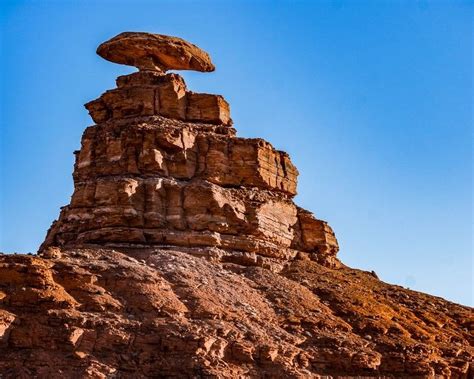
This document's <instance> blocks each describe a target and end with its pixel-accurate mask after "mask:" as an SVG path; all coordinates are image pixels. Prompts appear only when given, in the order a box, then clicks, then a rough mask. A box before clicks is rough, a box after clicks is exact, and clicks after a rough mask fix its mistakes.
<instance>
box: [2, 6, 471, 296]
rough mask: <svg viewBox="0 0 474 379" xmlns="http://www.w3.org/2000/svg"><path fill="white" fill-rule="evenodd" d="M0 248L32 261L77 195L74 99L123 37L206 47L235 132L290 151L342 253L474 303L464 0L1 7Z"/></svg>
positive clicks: (92, 87) (198, 81)
mask: <svg viewBox="0 0 474 379" xmlns="http://www.w3.org/2000/svg"><path fill="white" fill-rule="evenodd" d="M0 7H1V25H2V26H1V27H2V31H1V34H2V41H1V43H2V46H1V51H2V52H1V54H2V56H1V59H0V72H1V86H2V89H1V102H0V103H1V135H0V138H1V166H0V167H1V172H0V177H1V186H0V191H1V224H0V232H1V235H0V250H1V251H4V252H14V251H16V252H35V251H36V249H37V247H38V245H39V244H40V243H41V242H42V240H43V238H44V236H45V233H46V230H47V228H48V227H49V225H50V224H51V222H52V221H53V220H54V219H55V218H56V217H57V215H58V213H59V207H60V206H62V205H65V204H67V203H68V202H69V197H70V195H71V193H72V177H71V173H72V169H73V154H72V152H73V150H76V149H78V148H79V146H80V137H81V134H82V132H83V130H84V128H85V127H86V126H88V125H90V124H91V123H92V121H91V120H90V118H89V116H88V114H87V112H86V110H85V109H84V108H83V106H82V105H83V104H84V103H86V102H87V101H89V100H91V99H95V98H97V97H98V96H99V95H100V94H101V93H102V92H103V91H105V90H106V89H110V88H113V87H114V80H115V78H116V76H118V75H121V74H126V73H129V72H131V71H133V69H132V68H130V67H126V66H120V65H115V64H112V63H109V62H107V61H104V60H102V59H101V58H99V57H98V56H96V55H95V49H96V47H97V45H98V44H99V43H100V42H102V41H104V40H106V39H108V38H110V37H112V36H114V35H115V34H117V33H119V32H122V31H149V32H157V33H163V34H169V35H176V36H180V37H183V38H185V39H188V40H189V41H191V42H194V43H196V44H198V45H199V46H201V47H202V48H204V49H205V50H207V51H208V52H209V53H210V54H211V56H212V58H213V60H214V63H215V64H216V66H217V70H216V72H215V73H212V74H201V73H192V72H184V73H183V76H184V77H185V79H186V80H187V83H188V87H189V88H190V89H192V90H194V91H200V92H210V93H218V94H222V95H224V96H225V97H226V99H227V100H228V101H229V102H230V104H231V106H232V116H233V119H234V121H235V127H236V128H237V130H238V133H239V135H240V136H242V137H257V136H259V137H263V138H265V139H267V140H268V141H270V142H271V143H272V144H273V145H274V146H275V147H277V148H278V149H282V150H286V151H287V152H288V153H289V154H290V155H291V157H292V160H293V162H294V163H295V164H296V165H297V167H298V168H299V170H300V173H301V174H300V178H299V195H298V196H297V199H296V200H297V202H298V203H299V204H300V205H302V206H303V207H305V208H307V209H310V210H312V211H314V213H315V215H316V216H317V217H319V218H322V219H325V220H327V221H329V223H330V224H331V225H332V226H333V227H334V229H335V231H336V234H337V236H338V239H339V242H340V246H341V252H340V257H341V259H342V260H343V261H344V262H345V263H346V264H348V265H351V266H354V267H358V268H362V269H367V270H375V271H376V272H377V273H378V275H379V276H380V278H381V279H383V280H385V281H388V282H391V283H397V284H400V285H403V286H406V287H410V288H412V289H416V290H420V291H424V292H429V293H431V294H435V295H439V296H442V297H445V298H447V299H450V300H453V301H456V302H461V303H464V304H473V297H472V287H473V285H472V284H473V277H472V276H473V259H472V237H471V236H472V197H471V191H472V170H471V169H472V160H471V147H472V146H471V144H472V140H471V126H472V121H473V119H472V111H473V109H472V107H473V103H472V100H473V99H472V44H473V34H472V33H473V31H472V27H473V25H472V19H473V2H466V1H445V2H431V1H399V2H397V1H387V2H384V1H373V2H369V1H367V2H361V1H357V2H356V1H354V2H346V1H328V2H323V1H319V2H318V1H307V2H303V1H300V2H295V1H293V2H289V1H288V2H280V1H274V2H264V1H260V2H250V1H245V2H244V1H241V2H239V1H220V2H217V1H216V2H210V1H195V2H179V1H176V2H175V1H170V2H160V1H151V2H140V1H129V2H120V1H113V2H112V1H96V2H93V1H87V2H86V1H55V2H53V1H44V0H43V1H35V2H33V1H16V2H13V1H11V2H9V1H5V0H4V1H2V2H1V5H0Z"/></svg>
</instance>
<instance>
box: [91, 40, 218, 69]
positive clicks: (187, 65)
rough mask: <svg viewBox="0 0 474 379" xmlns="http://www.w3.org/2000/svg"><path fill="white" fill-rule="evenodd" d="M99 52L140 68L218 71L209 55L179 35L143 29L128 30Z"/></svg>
mask: <svg viewBox="0 0 474 379" xmlns="http://www.w3.org/2000/svg"><path fill="white" fill-rule="evenodd" d="M97 54H99V55H100V56H101V57H102V58H104V59H107V60H109V61H111V62H115V63H120V64H126V65H130V66H135V67H137V68H138V69H139V70H152V71H167V70H195V71H202V72H209V71H214V69H215V67H214V65H213V64H212V62H211V58H210V57H209V54H207V53H206V52H205V51H203V50H201V49H200V48H199V47H197V46H196V45H193V44H192V43H189V42H187V41H185V40H183V39H181V38H178V37H170V36H165V35H162V34H152V33H143V32H125V33H120V34H119V35H117V36H115V37H113V38H112V39H110V40H108V41H106V42H104V43H102V44H101V45H100V46H99V47H98V48H97Z"/></svg>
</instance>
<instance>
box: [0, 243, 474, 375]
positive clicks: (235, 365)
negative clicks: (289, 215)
mask: <svg viewBox="0 0 474 379" xmlns="http://www.w3.org/2000/svg"><path fill="white" fill-rule="evenodd" d="M120 250H121V251H119V250H109V249H104V248H100V247H95V248H89V249H72V250H62V251H61V252H60V254H57V253H58V252H57V251H56V253H55V256H57V258H33V257H28V256H21V255H13V256H12V255H3V256H2V255H0V278H1V279H0V292H1V293H3V294H4V296H3V297H2V299H1V300H0V374H1V375H2V376H3V377H4V378H17V377H21V376H22V375H23V376H25V377H40V378H46V377H48V378H49V377H66V378H88V377H108V376H110V375H113V376H118V377H127V376H132V375H133V376H134V377H138V378H147V377H156V376H164V377H170V376H175V377H187V376H202V375H207V376H210V377H224V378H234V377H239V376H240V377H276V378H299V377H305V378H317V377H320V376H333V377H334V376H344V377H348V376H351V377H363V376H365V377H367V376H368V377H420V378H421V377H423V378H425V377H426V378H428V377H433V376H434V375H438V376H444V377H452V378H467V377H469V375H472V358H473V356H474V349H473V346H472V333H473V332H474V329H473V325H474V322H473V320H474V318H473V312H472V309H470V308H468V307H462V306H459V305H456V304H453V303H450V302H447V301H444V300H442V299H440V298H436V297H432V296H428V295H424V294H421V293H418V292H414V291H409V290H406V289H403V288H401V287H397V286H391V285H388V284H386V283H383V282H381V281H379V280H377V279H376V278H374V277H373V276H372V275H371V274H370V273H367V272H363V271H358V270H353V269H350V268H347V267H345V266H341V267H340V268H338V269H336V270H335V269H330V268H326V267H323V266H321V265H320V264H318V263H317V262H312V261H308V260H304V259H294V260H292V261H289V262H288V265H287V267H286V268H285V269H284V270H283V271H281V272H280V273H274V272H272V271H270V270H267V269H264V268H259V267H254V266H248V267H245V266H241V265H240V264H235V263H226V262H222V263H219V262H215V261H213V257H215V256H216V253H217V252H216V251H214V252H213V249H209V248H205V249H201V250H199V249H197V248H195V249H188V250H186V249H184V250H183V249H180V248H171V247H167V248H154V249H153V248H145V249H134V250H129V249H120ZM48 256H49V255H48ZM203 257H204V259H203ZM33 295H34V296H33Z"/></svg>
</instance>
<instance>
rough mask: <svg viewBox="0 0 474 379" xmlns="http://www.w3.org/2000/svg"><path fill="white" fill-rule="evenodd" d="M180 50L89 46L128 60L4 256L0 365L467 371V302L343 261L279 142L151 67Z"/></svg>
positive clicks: (166, 64)
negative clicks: (303, 199) (48, 206)
mask: <svg viewBox="0 0 474 379" xmlns="http://www.w3.org/2000/svg"><path fill="white" fill-rule="evenodd" d="M193 46H194V45H190V44H188V43H187V42H185V41H182V40H179V39H176V38H174V37H165V36H156V35H155V37H151V35H148V34H147V33H125V34H121V35H119V36H118V37H115V38H113V39H112V40H110V41H108V42H106V43H105V44H104V45H101V47H100V48H99V51H100V54H101V55H102V56H105V57H106V58H107V59H110V60H112V61H114V62H117V63H126V64H132V65H136V66H137V67H138V68H139V69H140V71H139V72H137V73H134V74H131V75H126V76H122V77H119V78H118V79H117V88H116V89H114V90H111V91H107V92H106V93H105V94H103V95H102V96H100V98H99V99H97V100H94V101H93V102H90V103H88V104H86V107H87V109H88V110H89V112H90V114H91V116H92V118H93V119H94V121H95V122H96V125H94V126H91V127H89V128H87V129H86V131H85V132H84V135H83V138H82V146H81V149H80V151H77V152H76V163H75V167H74V174H73V178H74V194H73V196H72V198H71V202H70V204H69V205H67V206H66V207H63V208H62V210H61V213H60V216H59V219H58V220H57V221H56V222H54V223H53V225H52V227H51V228H50V230H49V231H48V234H47V238H46V240H45V241H44V243H43V245H42V247H41V249H40V254H39V255H37V256H31V255H11V254H10V255H3V254H1V253H0V379H13V378H14V379H16V378H40V379H42V378H48V379H50V378H52V379H56V378H58V379H59V378H60V379H63V378H100V379H102V378H103V379H105V378H229V379H230V378H281V379H286V378H294V379H301V378H315V379H318V378H319V379H320V378H328V379H330V378H413V379H415V378H416V379H421V378H459V379H467V378H471V377H473V376H474V364H473V357H474V340H473V337H472V336H473V335H474V313H473V310H472V308H469V307H465V306H461V305H457V304H453V303H450V302H448V301H446V300H443V299H441V298H437V297H434V296H430V295H425V294H422V293H418V292H415V291H410V290H408V289H404V288H402V287H399V286H394V285H389V284H387V283H384V282H382V281H380V280H379V279H378V278H377V275H376V274H375V273H374V272H372V273H369V272H364V271H360V270H354V269H351V268H349V267H347V266H345V265H343V264H342V263H340V262H339V261H338V260H337V258H336V254H337V250H338V245H337V240H336V237H335V236H334V233H333V231H332V230H331V228H330V227H329V225H328V224H327V223H326V222H324V221H321V220H318V219H316V218H315V217H314V216H313V215H312V214H311V213H310V212H308V211H306V210H304V209H302V208H299V207H297V206H296V205H295V204H294V202H293V197H294V196H295V194H296V183H297V176H298V171H297V170H296V168H295V167H294V166H293V164H292V163H291V161H290V159H289V157H288V155H287V154H285V153H283V152H281V151H277V150H275V149H274V148H273V147H272V146H271V145H270V144H269V143H268V142H265V141H264V140H261V139H246V138H239V137H237V136H236V132H235V129H234V128H233V127H232V121H231V118H230V113H229V106H228V104H227V103H226V102H225V100H224V99H223V98H222V97H220V96H216V95H208V94H197V93H192V92H189V91H187V89H186V86H185V84H184V81H183V79H182V78H181V77H180V76H178V75H176V74H165V73H164V72H165V71H167V70H169V69H178V68H182V69H193V68H194V69H198V70H201V71H209V70H210V69H209V67H211V66H210V65H212V62H210V58H209V57H208V56H207V54H206V53H205V52H203V51H202V50H200V49H198V48H197V47H195V46H194V47H193ZM180 54H182V56H183V59H180V56H181V55H180ZM206 57H207V58H206ZM200 59H201V60H200ZM206 67H207V68H206ZM212 67H213V66H212Z"/></svg>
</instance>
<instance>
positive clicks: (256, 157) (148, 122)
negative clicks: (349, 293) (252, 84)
mask: <svg viewBox="0 0 474 379" xmlns="http://www.w3.org/2000/svg"><path fill="white" fill-rule="evenodd" d="M177 42H179V44H178V43H177ZM175 45H177V46H178V47H175ZM189 46H191V47H192V49H191V48H189V49H188V47H189ZM183 49H184V50H185V51H184V53H183V57H184V58H185V59H184V60H183V62H188V61H190V62H197V61H198V60H197V59H195V58H194V57H196V56H198V57H206V64H207V65H208V66H212V63H211V61H210V58H209V57H208V55H207V54H206V53H204V52H203V51H202V50H200V49H199V48H197V47H195V46H193V45H191V44H189V43H187V42H184V41H181V40H179V39H177V38H175V37H165V36H160V35H153V34H146V33H144V34H143V33H140V34H139V33H122V34H120V35H118V36H117V37H114V38H112V39H111V40H110V41H107V42H105V43H103V44H102V45H101V46H100V47H99V49H98V52H99V54H100V55H101V56H105V57H107V59H110V60H112V61H114V62H120V63H124V62H130V64H133V65H137V66H138V67H139V68H140V71H139V72H136V73H133V74H130V75H125V76H120V77H119V78H118V79H117V88H116V89H113V90H109V91H107V92H105V93H104V94H102V95H101V96H100V97H99V98H98V99H96V100H93V101H91V102H89V103H87V104H86V108H87V109H88V111H89V113H90V115H91V117H92V119H93V120H94V121H95V122H96V123H97V125H94V126H91V127H89V128H87V129H86V131H85V132H84V135H83V138H82V147H81V150H80V151H78V152H76V164H75V167H74V174H73V177H74V186H75V190H74V194H73V195H72V199H71V203H70V204H69V205H68V206H66V207H64V208H63V209H62V211H61V215H60V217H59V220H58V221H57V222H56V223H55V224H54V225H53V226H52V228H51V230H50V231H49V233H48V236H47V238H46V241H45V243H44V244H43V246H42V248H41V249H45V248H47V247H49V246H57V247H71V246H78V245H80V246H83V245H84V244H100V245H107V246H114V247H118V246H120V247H124V246H127V247H150V246H164V245H172V246H183V247H187V248H202V247H217V248H219V249H221V257H220V259H221V260H223V261H229V262H235V263H241V264H246V265H259V266H262V267H268V268H271V269H275V270H280V269H281V268H282V267H283V265H284V264H285V263H286V262H287V261H288V260H291V259H294V258H295V257H296V256H297V255H298V254H300V253H305V254H308V256H309V257H310V258H311V259H313V260H315V261H318V262H320V263H322V264H325V265H329V266H336V265H337V264H338V261H337V259H336V253H337V251H338V245H337V240H336V238H335V236H334V233H333V231H332V229H331V228H330V227H329V225H327V223H326V222H324V221H321V220H318V219H316V218H314V217H313V216H312V214H311V213H310V212H308V211H305V210H303V209H301V208H299V207H297V206H296V205H295V204H294V203H293V201H292V198H293V197H294V196H295V194H296V180H297V176H298V170H297V169H296V167H295V166H294V165H293V164H292V163H291V161H290V158H289V157H288V155H287V154H286V153H284V152H282V151H278V150H276V149H275V148H273V146H272V145H271V144H270V143H268V142H266V141H264V140H262V139H248V138H239V137H236V132H235V129H234V128H233V127H232V120H231V118H230V110H229V104H228V103H227V102H226V101H225V100H224V98H223V97H222V96H219V95H210V94H204V93H194V92H191V91H188V90H187V88H186V84H185V83H184V80H183V78H182V77H181V76H179V75H177V74H164V73H163V72H162V71H161V70H160V71H158V70H153V69H151V68H150V67H151V66H148V69H145V68H144V65H142V64H140V63H136V61H137V60H140V61H142V60H144V61H147V62H148V61H150V60H154V62H158V61H159V62H160V63H159V65H160V67H162V68H163V67H164V69H163V71H165V70H166V69H169V68H179V67H186V68H187V69H190V68H191V67H194V66H191V65H186V64H185V65H184V66H180V65H179V64H177V63H176V64H174V63H173V62H172V60H171V59H168V60H166V57H173V59H174V60H175V61H177V62H181V61H180V59H179V57H180V55H178V54H180V53H181V52H182V50H183ZM186 53H188V54H186ZM189 56H191V58H189ZM118 57H121V58H122V59H119V58H118ZM135 57H138V58H136V59H135ZM203 60H204V59H203ZM157 65H158V63H157ZM199 67H203V65H201V66H199ZM201 250H202V249H199V254H201V253H200V251H201ZM190 251H191V250H190Z"/></svg>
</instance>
